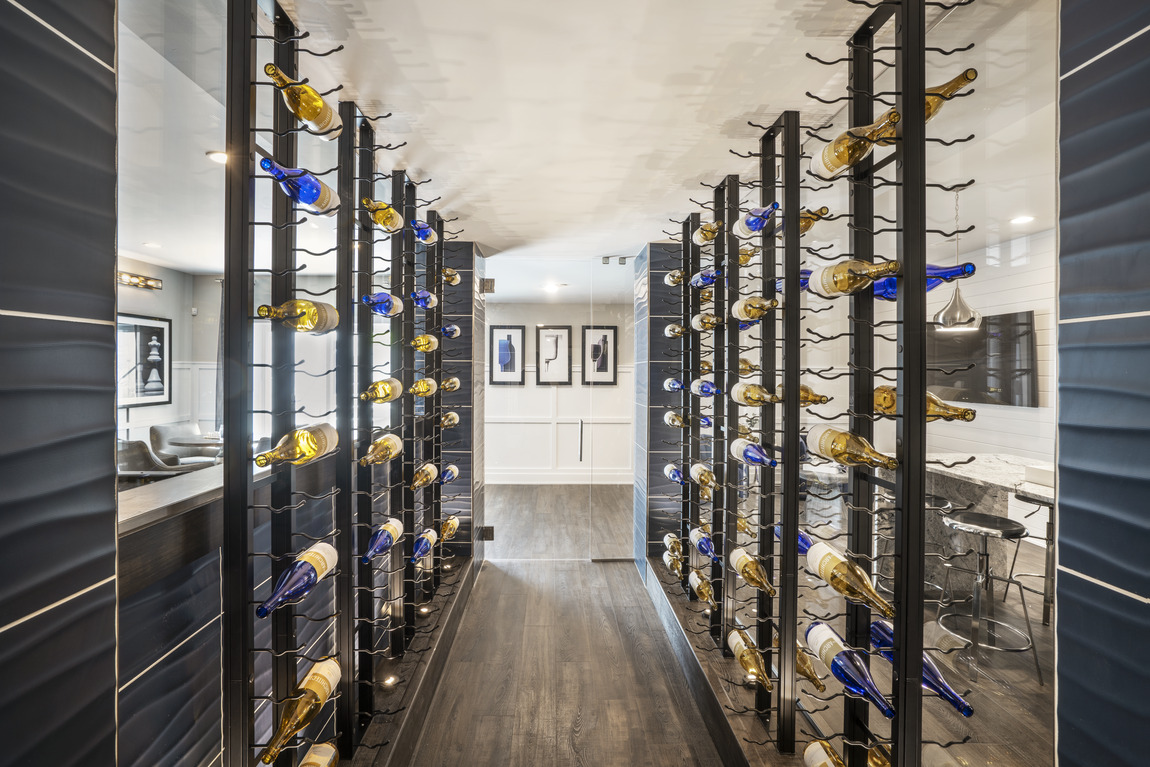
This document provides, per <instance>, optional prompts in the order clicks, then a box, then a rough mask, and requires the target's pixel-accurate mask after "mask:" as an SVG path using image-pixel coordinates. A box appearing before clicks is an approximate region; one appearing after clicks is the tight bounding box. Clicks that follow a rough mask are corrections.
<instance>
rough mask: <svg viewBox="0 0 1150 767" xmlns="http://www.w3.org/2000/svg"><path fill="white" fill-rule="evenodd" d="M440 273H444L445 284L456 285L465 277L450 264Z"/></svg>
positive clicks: (401, 224)
mask: <svg viewBox="0 0 1150 767" xmlns="http://www.w3.org/2000/svg"><path fill="white" fill-rule="evenodd" d="M400 226H403V223H402V222H401V223H400ZM440 274H441V275H443V284H444V285H453V286H454V285H458V284H459V283H460V282H462V281H463V278H462V277H460V276H459V272H457V271H455V270H454V269H452V268H451V267H450V266H445V267H443V268H442V269H441V270H440Z"/></svg>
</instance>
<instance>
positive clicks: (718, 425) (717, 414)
mask: <svg viewBox="0 0 1150 767" xmlns="http://www.w3.org/2000/svg"><path fill="white" fill-rule="evenodd" d="M735 204H736V205H737V204H738V203H737V202H736V203H735ZM726 209H727V205H726V183H720V184H719V185H718V186H716V187H715V194H714V202H713V207H712V212H713V213H714V217H715V220H716V221H722V219H721V216H722V215H723V213H724V211H726ZM730 225H731V222H730V221H723V227H724V228H725V227H729V226H730ZM711 255H712V261H711V264H712V266H714V268H715V269H719V270H721V271H722V274H721V275H720V277H719V279H720V280H723V281H725V280H726V277H727V269H726V255H727V237H726V235H724V234H719V235H716V237H715V239H714V240H713V241H712V243H711ZM712 293H714V303H713V306H714V307H715V309H716V316H719V315H718V309H719V302H720V300H721V299H720V296H722V297H723V298H725V297H726V291H725V289H724V288H723V284H722V282H716V284H715V286H714V287H713V289H712ZM699 303H701V302H699ZM724 303H725V301H724ZM709 335H710V338H711V348H712V349H713V352H712V370H713V373H712V377H713V378H718V377H719V374H720V373H721V372H722V371H723V370H724V369H725V368H726V360H727V356H726V351H727V349H726V344H725V343H723V342H722V340H721V338H720V333H718V332H711V333H710V334H709ZM704 348H705V347H704ZM713 399H714V403H715V405H714V426H713V427H712V432H711V434H712V438H711V471H712V472H713V473H714V475H715V485H716V487H715V490H714V491H713V492H712V493H711V540H712V541H713V543H714V545H715V553H716V554H721V555H722V556H721V557H720V558H719V560H718V561H712V562H711V563H710V566H709V570H710V576H709V577H710V580H711V588H712V590H713V591H714V594H715V596H714V599H715V604H716V605H717V607H718V609H715V610H712V611H711V639H712V640H714V642H715V644H716V645H717V646H718V647H720V648H721V649H722V652H723V655H724V656H727V655H730V652H731V650H730V648H729V647H727V642H726V627H727V626H726V615H725V613H726V609H725V608H726V589H725V588H724V580H725V578H724V577H723V570H724V569H725V568H726V562H727V558H726V552H727V528H726V525H725V523H726V514H725V513H723V509H722V506H723V503H724V501H725V500H726V492H725V491H726V484H727V472H726V460H725V455H724V454H723V453H720V452H719V449H720V448H721V446H722V444H723V436H722V435H723V430H724V429H726V428H727V427H728V424H727V397H726V392H723V393H722V394H720V395H719V396H717V397H714V398H713ZM701 453H702V446H700V454H701Z"/></svg>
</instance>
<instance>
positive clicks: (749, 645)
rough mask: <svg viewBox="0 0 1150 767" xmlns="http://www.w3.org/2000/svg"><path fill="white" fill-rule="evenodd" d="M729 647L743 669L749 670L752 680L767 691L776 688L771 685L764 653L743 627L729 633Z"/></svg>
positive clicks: (748, 673)
mask: <svg viewBox="0 0 1150 767" xmlns="http://www.w3.org/2000/svg"><path fill="white" fill-rule="evenodd" d="M727 647H730V648H731V652H733V653H734V654H735V660H737V661H738V662H739V665H740V666H742V667H743V671H745V672H747V676H748V677H749V678H750V680H751V681H752V682H758V683H759V684H761V685H762V686H763V689H764V690H766V691H767V692H770V691H771V690H773V689H775V688H774V687H773V686H772V685H771V680H770V676H769V675H768V674H767V664H766V662H765V661H764V660H763V654H762V653H761V652H759V648H758V647H756V646H755V640H753V639H751V635H750V634H748V633H747V632H746V631H744V630H743V629H735V630H734V631H732V632H731V633H729V634H727Z"/></svg>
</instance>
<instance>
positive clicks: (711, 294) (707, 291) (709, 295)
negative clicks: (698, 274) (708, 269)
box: [699, 288, 715, 304]
mask: <svg viewBox="0 0 1150 767" xmlns="http://www.w3.org/2000/svg"><path fill="white" fill-rule="evenodd" d="M699 300H700V301H701V302H702V303H704V304H709V303H711V302H712V301H714V300H715V289H714V288H703V289H702V290H700V291H699Z"/></svg>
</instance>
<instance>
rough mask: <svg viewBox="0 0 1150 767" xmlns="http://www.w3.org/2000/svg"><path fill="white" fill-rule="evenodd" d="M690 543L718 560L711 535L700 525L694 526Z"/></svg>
mask: <svg viewBox="0 0 1150 767" xmlns="http://www.w3.org/2000/svg"><path fill="white" fill-rule="evenodd" d="M696 465H698V464H696ZM691 543H693V544H694V545H695V548H696V549H698V551H699V553H700V554H702V555H703V556H705V557H710V558H711V559H713V560H715V561H716V562H718V561H719V556H718V554H716V553H715V542H714V541H712V540H711V535H710V533H709V532H708V531H707V530H704V529H703V528H702V527H696V528H695V529H694V530H692V531H691Z"/></svg>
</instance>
